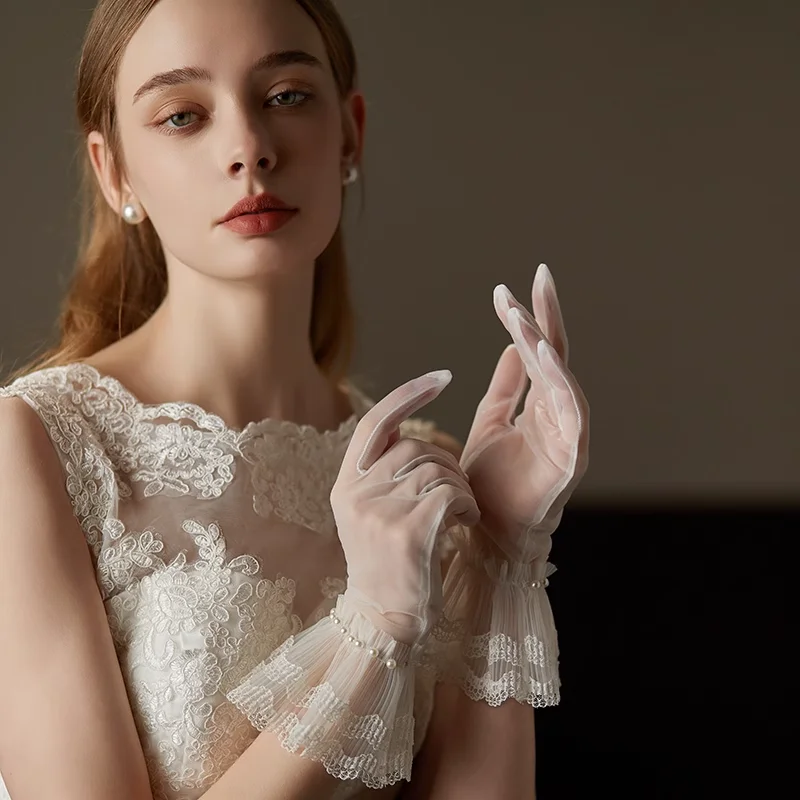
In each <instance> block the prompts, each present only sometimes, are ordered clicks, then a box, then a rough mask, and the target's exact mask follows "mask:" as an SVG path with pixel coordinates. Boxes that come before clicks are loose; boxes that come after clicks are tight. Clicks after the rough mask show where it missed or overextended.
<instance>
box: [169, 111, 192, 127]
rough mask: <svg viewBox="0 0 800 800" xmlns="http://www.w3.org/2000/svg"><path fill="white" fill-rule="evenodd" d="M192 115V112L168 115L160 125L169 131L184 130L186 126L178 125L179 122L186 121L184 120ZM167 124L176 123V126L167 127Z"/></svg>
mask: <svg viewBox="0 0 800 800" xmlns="http://www.w3.org/2000/svg"><path fill="white" fill-rule="evenodd" d="M193 113H194V112H193V111H178V112H176V113H175V114H170V115H169V116H168V117H167V118H166V119H165V120H164V122H163V123H162V124H163V125H164V127H165V128H169V129H171V130H178V129H180V128H185V127H186V125H182V124H180V122H181V120H183V121H186V119H185V118H186V117H188V116H189V115H190V114H193ZM168 122H177V123H178V124H176V125H174V126H172V125H167V123H168Z"/></svg>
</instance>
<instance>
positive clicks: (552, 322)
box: [531, 264, 569, 364]
mask: <svg viewBox="0 0 800 800" xmlns="http://www.w3.org/2000/svg"><path fill="white" fill-rule="evenodd" d="M531 299H532V301H533V315H534V317H535V318H536V321H537V323H538V324H539V328H540V329H541V331H542V333H544V335H545V338H546V339H547V341H548V342H549V343H550V345H551V346H552V348H553V349H554V350H555V351H556V353H558V355H559V357H560V358H561V360H562V361H563V362H564V364H567V363H569V342H568V340H567V329H566V328H565V326H564V317H563V315H562V314H561V305H560V303H559V302H558V294H557V293H556V283H555V281H554V280H553V275H552V273H551V272H550V270H549V269H548V267H547V264H539V267H538V269H537V270H536V275H535V276H534V278H533V287H532V288H531Z"/></svg>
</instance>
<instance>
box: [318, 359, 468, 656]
mask: <svg viewBox="0 0 800 800" xmlns="http://www.w3.org/2000/svg"><path fill="white" fill-rule="evenodd" d="M451 379H452V374H451V373H450V371H449V370H439V371H438V372H429V373H427V374H426V375H422V376H420V377H418V378H414V379H413V380H410V381H408V382H407V383H404V384H402V385H401V386H398V387H397V388H396V389H394V390H393V391H392V392H390V393H389V394H388V395H386V397H384V398H383V399H382V400H380V401H378V402H377V403H376V404H375V405H374V406H373V407H372V408H370V409H369V411H367V412H366V413H365V414H364V416H363V417H362V418H361V420H360V421H359V423H358V425H357V426H356V429H355V431H354V433H353V436H352V438H351V440H350V444H349V446H348V448H347V452H346V453H345V456H344V460H343V461H342V466H341V469H340V470H339V475H338V477H337V479H336V482H335V484H334V486H333V489H332V490H331V495H330V500H331V507H332V509H333V514H334V518H335V520H336V525H337V529H338V533H339V539H340V540H341V543H342V548H343V550H344V554H345V558H346V559H347V573H348V579H347V589H346V591H345V598H346V599H347V600H348V601H350V602H352V603H355V604H356V606H357V607H358V609H359V611H360V612H361V613H362V614H364V616H366V617H367V618H368V619H370V620H371V621H372V623H373V624H374V625H375V626H376V627H378V628H380V629H381V630H384V631H385V632H386V633H388V634H389V635H390V636H392V637H393V638H395V639H397V640H398V641H401V642H405V643H407V644H411V645H413V644H421V643H422V642H423V640H424V639H425V638H426V637H427V635H428V634H429V633H430V630H431V628H432V627H433V625H434V623H435V622H436V619H437V617H438V615H439V613H440V611H441V608H442V575H441V564H440V559H439V554H438V548H437V547H436V539H437V537H438V535H439V534H440V533H441V532H442V531H444V530H445V529H446V528H447V527H448V526H449V525H450V524H452V522H453V521H455V522H459V523H460V524H462V525H465V526H473V525H475V524H477V522H478V520H479V519H480V511H479V509H478V505H477V503H476V501H475V497H474V496H473V494H472V491H471V489H470V487H469V482H468V480H467V477H466V475H465V474H464V472H463V471H462V469H461V467H460V466H459V464H458V461H457V460H456V458H455V456H453V455H452V454H451V453H449V452H448V451H446V450H444V449H442V448H440V447H438V446H437V445H435V444H432V443H430V442H423V441H420V440H419V439H413V438H400V432H399V426H400V423H401V422H402V421H403V420H405V419H407V418H408V417H410V416H412V415H413V414H414V413H415V412H416V411H418V410H419V409H420V408H422V407H423V406H425V405H427V404H428V403H430V402H431V400H433V399H434V398H436V397H438V396H439V394H440V393H441V391H442V390H443V389H444V387H445V386H447V385H448V384H449V383H450V381H451Z"/></svg>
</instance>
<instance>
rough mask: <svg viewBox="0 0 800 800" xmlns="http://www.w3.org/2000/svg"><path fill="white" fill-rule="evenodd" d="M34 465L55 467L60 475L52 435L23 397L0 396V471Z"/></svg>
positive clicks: (56, 472)
mask: <svg viewBox="0 0 800 800" xmlns="http://www.w3.org/2000/svg"><path fill="white" fill-rule="evenodd" d="M34 465H36V466H37V467H38V468H39V470H41V469H44V470H45V471H48V467H51V468H55V471H54V474H60V466H59V465H58V459H57V456H56V454H55V451H54V450H53V446H52V443H51V440H50V437H49V436H48V434H47V431H46V430H45V428H44V426H43V425H42V422H41V419H40V417H39V415H38V414H37V413H36V411H34V409H33V408H31V406H30V405H28V403H27V402H26V401H25V400H24V399H23V398H22V397H19V396H15V395H10V396H8V397H0V471H2V472H5V471H6V470H11V471H12V472H13V471H22V470H27V469H28V468H30V467H31V466H34ZM9 477H11V475H9Z"/></svg>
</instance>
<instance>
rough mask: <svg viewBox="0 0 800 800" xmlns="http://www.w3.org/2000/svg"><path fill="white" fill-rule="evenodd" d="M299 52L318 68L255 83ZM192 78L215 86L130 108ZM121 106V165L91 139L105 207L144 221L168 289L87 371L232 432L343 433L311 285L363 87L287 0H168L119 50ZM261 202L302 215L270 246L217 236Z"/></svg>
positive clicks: (358, 125)
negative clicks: (173, 76)
mask: <svg viewBox="0 0 800 800" xmlns="http://www.w3.org/2000/svg"><path fill="white" fill-rule="evenodd" d="M295 49H297V50H303V51H306V52H308V53H311V54H312V55H314V56H316V58H318V59H319V61H320V62H321V64H322V67H321V68H318V67H314V66H309V65H305V64H293V65H288V66H282V67H278V68H274V69H271V70H269V71H263V72H257V73H252V74H251V73H250V68H251V66H252V65H253V64H254V63H255V62H256V60H258V59H259V58H261V57H262V56H264V55H266V54H267V53H270V52H273V51H281V50H295ZM187 66H198V67H202V68H205V69H207V70H209V71H210V72H211V75H212V76H213V80H212V81H211V82H194V83H189V84H185V85H182V86H175V87H170V88H167V89H162V90H161V91H159V92H157V93H153V94H149V95H146V96H145V97H142V98H141V99H139V100H138V101H136V102H134V95H135V94H136V92H137V90H138V89H139V87H140V86H141V85H142V84H144V83H145V82H146V81H147V80H148V79H150V78H151V77H152V76H153V75H155V74H157V73H161V72H165V71H168V70H172V69H175V68H178V67H187ZM301 92H310V93H311V95H312V97H310V98H309V99H305V98H304V96H303V95H302V94H299V93H301ZM276 95H277V97H276ZM116 96H117V114H118V118H119V128H120V139H121V145H122V151H123V160H124V164H123V165H114V164H113V163H112V161H111V159H110V158H109V157H108V152H109V151H108V150H107V149H106V147H105V143H104V141H103V138H102V136H101V135H100V134H99V133H98V132H92V133H91V134H90V135H89V137H88V138H87V146H88V148H89V153H90V155H91V159H92V164H93V167H94V169H95V172H96V174H97V177H98V180H99V181H100V184H101V186H102V188H103V192H104V195H105V197H106V199H107V201H108V203H109V204H110V206H111V207H112V208H113V209H114V210H115V211H117V213H119V212H120V211H121V209H122V207H123V205H124V204H125V203H129V202H132V203H134V205H136V207H137V208H138V209H139V211H140V213H143V214H146V215H147V216H149V218H150V219H151V221H152V223H153V225H154V227H155V229H156V231H157V233H158V235H159V237H160V239H161V241H162V243H163V246H164V250H165V254H166V261H167V269H168V275H169V292H168V296H167V298H166V300H165V302H164V303H163V304H162V306H161V307H160V308H159V309H158V311H157V312H156V313H155V314H154V315H153V317H152V318H151V319H150V320H148V321H147V322H146V323H145V324H144V325H143V326H142V327H141V328H140V329H139V330H137V331H136V332H134V333H133V334H131V335H130V336H128V337H126V338H125V339H123V340H121V341H119V342H116V343H114V344H113V345H111V346H109V347H107V348H105V349H104V350H102V351H100V352H99V353H96V354H95V355H94V356H92V357H91V358H90V359H87V361H88V362H89V363H91V364H93V365H94V366H96V367H97V368H98V369H100V370H101V371H102V372H106V373H108V374H112V375H114V376H115V377H117V378H118V379H120V380H121V381H122V382H123V383H125V384H126V385H127V386H128V388H130V389H131V391H133V392H134V394H136V395H137V396H138V397H139V399H140V400H142V401H143V402H165V401H169V400H175V399H181V400H188V401H191V402H195V403H197V404H198V405H201V406H202V407H203V408H205V409H206V410H208V411H211V412H213V413H216V414H218V415H219V416H221V417H222V418H223V419H224V420H225V421H226V422H227V423H228V425H229V426H231V427H235V428H240V427H243V426H244V425H245V424H246V423H247V422H249V421H251V420H258V419H262V418H264V417H267V416H273V417H279V418H285V419H292V420H294V421H296V422H300V423H310V424H316V425H318V426H319V427H321V428H326V427H330V426H335V425H336V424H338V422H340V421H341V420H342V419H344V418H346V416H348V413H349V410H350V409H349V407H348V406H347V404H346V400H345V399H344V398H343V396H342V395H341V394H340V393H339V391H338V389H337V388H335V387H333V386H332V385H331V384H330V382H329V381H328V380H327V379H326V377H325V376H324V375H323V374H322V373H321V371H320V370H319V369H318V367H317V366H316V364H315V363H314V359H313V355H312V351H311V346H310V342H309V337H308V330H309V324H310V318H311V298H312V286H313V283H312V281H313V275H314V260H315V258H316V257H317V256H318V255H319V254H320V253H322V251H323V250H324V249H325V247H326V245H327V244H328V242H329V241H330V239H331V237H332V236H333V233H334V231H335V229H336V226H337V224H338V222H339V219H340V216H341V211H342V208H341V206H342V200H341V191H342V178H343V176H344V175H345V172H346V168H347V166H348V165H349V164H357V163H358V162H359V160H360V157H361V152H362V148H363V135H364V124H365V107H364V98H363V95H362V94H361V93H360V92H358V91H354V92H352V93H351V95H350V96H349V97H347V98H345V99H344V101H342V99H341V98H340V97H339V94H338V91H337V88H336V84H335V81H334V78H333V73H332V71H331V67H330V64H329V61H328V58H327V55H326V51H325V46H324V42H323V39H322V36H321V34H320V33H319V31H318V29H317V28H316V26H315V25H314V23H313V21H312V20H311V19H310V18H309V17H308V16H307V15H306V14H305V12H304V11H303V10H302V8H301V7H300V6H299V5H297V3H295V2H293V0H226V1H225V2H224V3H220V2H219V0H162V2H160V3H158V4H157V5H156V6H155V7H154V8H153V10H152V11H151V12H150V14H149V15H148V17H147V18H146V19H145V21H144V23H143V24H142V25H141V26H140V28H139V29H138V30H137V31H136V33H135V34H134V36H133V38H132V39H131V41H130V43H129V45H128V47H127V49H126V51H125V53H124V56H123V58H122V62H121V65H120V71H119V75H118V82H117V91H116ZM262 191H268V192H271V193H273V194H277V195H278V197H280V198H281V199H282V200H284V201H285V202H286V203H288V204H289V205H290V206H293V207H296V208H299V213H298V214H297V215H296V216H295V218H294V219H292V220H291V221H290V222H289V223H288V224H287V225H285V226H284V227H283V228H282V229H280V230H279V231H277V232H274V233H272V234H270V235H269V236H258V237H245V236H241V235H240V234H237V233H234V232H232V231H230V230H228V229H227V228H225V227H223V226H220V225H219V224H218V221H219V219H220V218H221V217H222V216H224V214H225V213H226V212H227V211H228V210H229V209H230V208H231V206H233V205H234V203H236V202H237V201H238V200H240V199H241V198H242V197H244V196H246V195H251V194H258V193H260V192H262Z"/></svg>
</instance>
